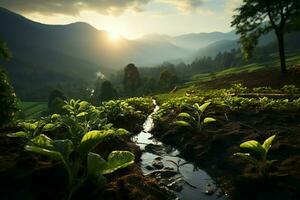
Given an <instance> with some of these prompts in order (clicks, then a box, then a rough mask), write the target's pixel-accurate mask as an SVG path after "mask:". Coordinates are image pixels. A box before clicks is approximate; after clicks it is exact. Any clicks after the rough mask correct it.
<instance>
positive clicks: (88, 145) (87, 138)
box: [79, 130, 115, 153]
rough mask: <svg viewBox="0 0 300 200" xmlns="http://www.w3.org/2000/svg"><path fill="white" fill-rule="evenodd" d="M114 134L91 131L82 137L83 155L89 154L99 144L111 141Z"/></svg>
mask: <svg viewBox="0 0 300 200" xmlns="http://www.w3.org/2000/svg"><path fill="white" fill-rule="evenodd" d="M114 134H115V131H113V130H101V131H90V132H88V133H86V134H85V135H84V136H83V137H82V139H81V143H80V146H79V149H80V151H81V152H82V153H88V152H89V151H90V150H92V149H93V148H94V147H95V146H97V144H98V143H100V142H102V141H104V140H107V139H109V137H110V136H112V135H114Z"/></svg>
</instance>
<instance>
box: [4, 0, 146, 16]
mask: <svg viewBox="0 0 300 200" xmlns="http://www.w3.org/2000/svg"><path fill="white" fill-rule="evenodd" d="M150 1H151V0H1V1H0V6H3V7H5V8H8V9H11V10H13V11H17V12H21V13H33V12H36V13H41V14H44V15H52V14H65V15H79V14H80V12H81V11H84V10H90V11H95V12H97V13H100V14H103V15H120V14H122V13H123V12H124V11H125V10H128V9H131V10H134V11H137V12H140V11H142V10H143V8H142V7H143V6H144V5H146V4H147V3H148V2H150Z"/></svg>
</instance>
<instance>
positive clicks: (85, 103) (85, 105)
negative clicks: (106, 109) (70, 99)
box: [79, 101, 89, 110]
mask: <svg viewBox="0 0 300 200" xmlns="http://www.w3.org/2000/svg"><path fill="white" fill-rule="evenodd" d="M88 105H89V103H88V102H87V101H81V102H80V103H79V106H80V108H79V109H80V110H84V109H85V108H86V107H87V106H88Z"/></svg>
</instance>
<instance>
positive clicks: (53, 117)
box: [51, 114, 60, 120]
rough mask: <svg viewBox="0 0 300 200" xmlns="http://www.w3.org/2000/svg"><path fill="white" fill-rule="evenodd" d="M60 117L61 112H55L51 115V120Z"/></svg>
mask: <svg viewBox="0 0 300 200" xmlns="http://www.w3.org/2000/svg"><path fill="white" fill-rule="evenodd" d="M58 118H60V115H59V114H53V115H51V120H57V119H58Z"/></svg>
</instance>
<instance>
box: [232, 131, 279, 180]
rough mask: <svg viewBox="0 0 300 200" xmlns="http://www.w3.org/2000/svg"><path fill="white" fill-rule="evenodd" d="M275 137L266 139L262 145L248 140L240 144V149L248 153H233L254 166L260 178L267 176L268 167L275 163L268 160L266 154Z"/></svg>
mask: <svg viewBox="0 0 300 200" xmlns="http://www.w3.org/2000/svg"><path fill="white" fill-rule="evenodd" d="M275 137H276V135H273V136H271V137H269V138H268V139H266V140H265V141H264V143H263V144H260V143H259V142H257V141H256V140H250V141H247V142H244V143H242V144H240V147H241V148H243V149H246V150H248V151H249V153H240V152H239V153H235V154H234V156H237V157H239V158H241V159H243V160H246V161H248V162H249V163H250V164H252V165H254V166H255V167H256V169H257V170H258V174H259V175H260V176H262V177H266V176H267V175H268V170H269V167H270V166H271V165H272V164H273V163H274V162H275V160H268V159H267V156H268V152H269V149H270V148H271V146H272V142H273V140H274V139H275Z"/></svg>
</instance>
